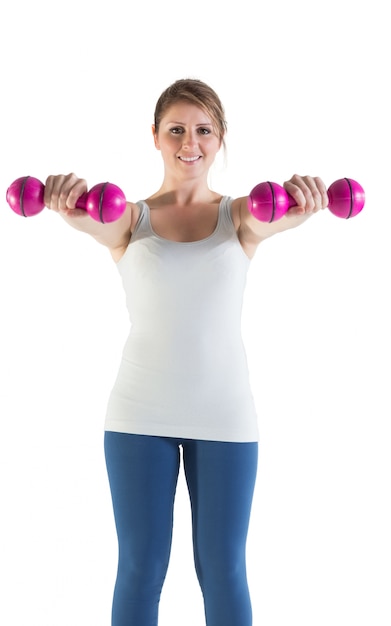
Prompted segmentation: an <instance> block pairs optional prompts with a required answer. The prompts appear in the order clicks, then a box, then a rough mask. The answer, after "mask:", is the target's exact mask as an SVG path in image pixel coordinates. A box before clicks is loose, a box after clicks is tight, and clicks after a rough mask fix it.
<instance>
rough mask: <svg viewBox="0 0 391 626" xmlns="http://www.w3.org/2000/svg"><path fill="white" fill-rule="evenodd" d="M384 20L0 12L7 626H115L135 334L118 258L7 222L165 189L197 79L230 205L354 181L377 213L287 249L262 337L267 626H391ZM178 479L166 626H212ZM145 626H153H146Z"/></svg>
mask: <svg viewBox="0 0 391 626" xmlns="http://www.w3.org/2000/svg"><path fill="white" fill-rule="evenodd" d="M386 9H387V3H386V2H383V1H382V0H372V1H371V2H363V1H362V0H355V1H354V2H353V0H351V1H349V0H340V1H339V2H336V1H335V0H334V1H331V2H327V3H326V2H324V3H317V2H309V1H307V2H306V1H305V0H297V1H296V2H289V1H288V0H285V1H284V0H274V2H269V3H257V2H254V1H253V0H242V1H241V2H239V3H236V2H234V3H220V2H217V1H213V0H199V1H198V2H196V3H189V2H188V3H185V2H179V1H175V0H166V1H164V2H158V1H155V2H153V1H152V0H146V1H144V2H138V3H128V2H124V1H123V2H121V1H120V0H111V2H107V3H104V2H101V1H100V0H95V1H94V2H92V1H87V0H77V2H76V1H75V0H69V1H68V2H67V3H64V2H55V1H54V2H51V3H48V2H43V1H42V0H37V1H36V2H28V1H27V0H13V2H12V3H11V2H5V3H2V8H1V9H0V28H1V37H0V54H1V69H0V71H1V90H2V91H1V92H2V97H1V117H0V150H1V168H0V182H1V184H0V188H1V195H2V199H1V207H0V272H1V291H0V294H1V325H0V347H1V350H0V375H1V389H0V415H1V439H0V464H1V465H0V494H1V495H0V497H1V516H0V588H1V602H0V623H1V624H4V625H7V626H21V625H22V624H28V625H29V626H69V625H70V624H72V626H109V623H110V610H111V596H112V588H113V584H114V578H115V569H116V557H117V546H116V537H115V530H114V522H113V517H112V511H111V501H110V494H109V490H108V484H107V478H106V472H105V465H104V457H103V447H102V442H103V420H104V413H105V408H106V401H107V397H108V394H109V392H110V389H111V386H112V383H113V380H114V377H115V374H116V369H117V367H118V364H119V358H120V354H121V350H122V344H123V342H124V340H125V338H126V335H127V332H128V320H127V313H126V309H125V301H124V295H123V293H122V288H121V284H120V280H119V276H118V274H117V270H116V268H115V265H114V264H113V263H112V262H111V260H110V258H109V254H108V252H107V251H106V250H105V249H104V248H103V247H100V246H99V245H98V244H96V243H95V242H94V241H93V240H92V239H90V238H88V237H87V236H86V235H84V234H81V233H78V232H76V231H74V230H72V229H70V228H68V227H67V225H66V224H65V223H64V222H62V220H61V219H60V218H59V217H58V216H57V215H54V214H52V213H50V212H49V211H45V212H43V213H41V214H40V215H39V216H37V217H34V218H31V219H30V220H24V219H23V218H21V217H19V216H16V215H15V214H14V213H13V212H12V211H11V210H10V209H9V207H8V205H7V204H6V202H5V192H6V189H7V187H8V185H9V184H10V183H11V182H12V181H13V180H14V179H16V178H18V177H19V176H22V175H27V174H29V175H32V176H36V177H37V178H40V179H41V180H45V178H46V176H47V175H48V174H50V173H68V172H70V171H74V172H76V173H77V174H78V175H79V176H82V177H85V178H86V179H87V180H88V183H89V184H90V186H92V185H93V184H95V183H97V182H101V181H103V180H110V181H112V182H115V183H116V184H117V185H119V186H120V187H122V189H123V190H124V191H125V193H126V195H127V197H128V199H129V200H133V201H136V200H139V199H140V198H142V197H146V196H147V195H149V194H150V193H152V192H153V191H155V190H156V189H157V187H158V185H159V184H160V181H161V176H162V166H161V160H160V154H159V153H158V152H157V151H156V150H155V149H154V147H153V144H152V137H151V131H150V126H151V123H152V117H153V110H154V105H155V101H156V99H157V97H158V96H159V95H160V93H161V91H162V90H163V89H164V88H165V87H167V86H168V85H169V84H170V83H171V82H173V81H174V80H176V79H177V78H182V77H195V78H201V79H202V80H204V81H206V82H208V83H210V84H211V86H212V87H213V88H214V89H216V91H217V92H218V93H219V95H220V96H221V98H222V100H223V103H224V104H225V108H226V114H227V118H228V123H229V133H228V139H227V143H228V155H227V159H226V163H224V159H223V158H222V157H221V158H219V159H218V161H217V163H216V167H215V169H214V171H213V176H212V185H213V187H214V188H215V189H216V191H219V192H221V193H225V194H229V195H232V196H236V195H244V194H247V193H248V192H249V191H250V189H251V188H252V187H253V186H254V185H255V184H256V183H258V182H260V181H262V180H267V179H269V180H274V181H276V182H280V183H281V182H283V181H284V180H286V179H287V178H289V177H290V176H291V175H292V174H293V173H295V172H298V173H300V174H311V175H320V176H322V177H323V179H324V180H325V182H326V183H327V184H331V182H333V181H334V180H335V179H337V178H341V177H344V176H349V177H351V178H355V179H356V180H358V181H359V182H360V183H361V184H362V185H363V187H364V188H365V191H366V205H365V208H364V210H363V212H362V213H361V214H360V215H358V216H357V217H356V218H354V219H353V220H346V221H344V220H341V219H338V218H335V217H333V216H332V215H331V214H330V213H329V212H328V211H325V212H323V213H322V214H321V215H317V216H316V217H314V218H313V219H312V220H310V222H309V223H307V224H306V225H305V226H303V227H301V228H300V229H297V230H295V231H290V232H288V233H284V234H282V235H279V236H277V237H275V238H273V239H271V240H269V241H267V242H266V243H265V244H264V245H263V246H262V248H261V249H260V250H259V252H258V254H257V256H256V258H255V260H254V262H253V264H252V267H251V271H250V275H249V279H248V289H247V293H246V301H245V308H244V315H243V334H244V338H245V341H246V345H247V349H248V359H249V365H250V368H251V376H252V383H253V388H254V395H255V398H256V402H257V407H258V410H259V427H260V464H259V473H258V481H257V486H256V492H255V499H254V507H253V516H252V523H251V530H250V535H249V542H248V570H249V572H248V573H249V580H250V586H251V591H252V596H253V608H254V626H291V625H294V624H300V626H323V625H325V626H326V625H327V626H330V625H331V624H332V625H333V626H348V625H349V626H350V625H354V626H373V625H375V624H376V626H390V624H391V606H390V584H391V572H390V568H391V566H390V563H391V543H390V532H389V529H390V528H391V510H390V474H391V461H390V452H389V451H390V444H391V427H390V418H391V410H390V408H391V407H390V400H389V394H390V389H389V380H390V356H389V354H390V349H391V345H390V343H391V342H390V313H391V311H390V295H389V271H390V244H389V240H390V230H391V219H390V184H389V180H390V178H389V145H390V140H391V132H390V104H391V97H390V85H389V82H390V80H389V59H390V58H391V45H390V39H389V29H388V24H389V20H388V17H387V16H386ZM190 533H191V529H190V513H189V504H188V498H187V494H186V490H185V486H184V479H183V474H182V473H181V476H180V481H179V485H178V496H177V504H176V513H175V533H174V545H173V551H172V558H171V563H170V568H169V573H168V577H167V581H166V585H165V587H164V591H163V595H162V601H161V611H160V622H159V626H202V624H203V623H204V621H203V608H202V600H201V596H200V592H199V589H198V583H197V581H196V578H195V574H194V570H193V563H192V552H191V535H190ZM135 626H138V625H135Z"/></svg>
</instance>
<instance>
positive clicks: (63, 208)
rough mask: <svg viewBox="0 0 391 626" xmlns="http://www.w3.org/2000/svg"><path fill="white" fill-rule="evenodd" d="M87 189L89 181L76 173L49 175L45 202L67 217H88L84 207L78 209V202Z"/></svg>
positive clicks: (50, 207)
mask: <svg viewBox="0 0 391 626" xmlns="http://www.w3.org/2000/svg"><path fill="white" fill-rule="evenodd" d="M86 191H87V183H86V181H85V180H84V179H83V178H78V177H77V176H76V174H68V175H67V176H64V175H63V174H60V175H59V176H48V178H47V179H46V183H45V193H44V203H45V205H46V206H47V207H48V209H51V210H52V211H56V212H57V213H62V214H63V215H64V216H67V217H86V216H88V214H87V212H86V211H85V210H84V209H77V208H76V203H77V201H78V199H79V198H80V196H81V195H82V194H83V193H85V192H86Z"/></svg>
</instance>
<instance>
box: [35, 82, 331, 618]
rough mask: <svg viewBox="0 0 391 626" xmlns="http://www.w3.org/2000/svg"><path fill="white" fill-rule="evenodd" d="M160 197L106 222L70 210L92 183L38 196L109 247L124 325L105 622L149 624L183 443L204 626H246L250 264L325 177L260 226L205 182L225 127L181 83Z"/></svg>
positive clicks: (161, 120) (299, 185)
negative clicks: (114, 559) (245, 328)
mask: <svg viewBox="0 0 391 626" xmlns="http://www.w3.org/2000/svg"><path fill="white" fill-rule="evenodd" d="M152 132H153V139H154V142H155V146H156V148H157V149H158V150H159V151H160V152H161V156H162V159H163V164H164V176H163V180H162V183H161V186H160V188H159V189H158V190H157V191H156V193H154V194H152V195H151V196H150V197H148V198H146V199H145V200H141V201H139V202H136V203H133V202H127V205H126V210H125V212H124V213H123V215H122V216H121V217H120V218H119V219H118V220H117V221H116V222H113V223H110V224H105V225H103V224H100V223H98V222H94V221H93V220H91V219H90V218H89V216H88V215H86V212H85V211H84V212H83V211H80V210H78V209H76V203H77V199H78V198H79V196H80V195H81V194H82V193H83V192H85V191H86V188H87V183H86V181H84V180H82V179H79V178H77V177H76V176H75V175H69V176H50V177H49V178H48V180H47V182H46V187H45V203H46V205H47V206H48V207H49V208H51V209H52V210H54V211H57V212H59V213H60V215H62V216H63V217H64V219H65V220H66V221H67V222H68V223H69V224H70V225H72V226H73V227H75V228H77V229H79V230H82V231H84V232H86V233H89V234H90V235H92V236H93V237H94V238H95V239H96V240H97V241H98V242H100V243H102V244H104V245H105V246H107V248H109V250H110V252H111V254H112V257H113V259H114V261H116V263H117V267H118V270H119V272H120V275H121V278H122V281H123V286H124V290H125V293H126V298H127V306H128V310H129V316H130V321H131V329H130V334H129V337H128V340H127V342H126V345H125V347H124V350H123V357H122V361H121V364H120V368H119V371H118V375H117V379H116V381H115V384H114V387H113V389H112V392H111V395H110V398H109V402H108V407H107V416H106V425H105V430H106V432H105V453H106V462H107V470H108V475H109V481H110V487H111V493H112V501H113V507H114V515H115V520H116V527H117V533H118V541H119V565H118V574H117V581H116V586H115V593H114V601H113V611H112V625H113V626H128V625H129V624H134V625H135V626H156V624H157V620H158V606H159V599H160V592H161V589H162V585H163V581H164V579H165V575H166V571H167V567H168V561H169V555H170V548H171V536H172V527H173V506H174V498H175V489H176V484H177V478H178V471H179V463H180V454H179V450H180V448H182V451H183V459H184V469H185V473H186V479H187V485H188V489H189V495H190V501H191V506H192V522H193V540H194V555H195V566H196V571H197V576H198V580H199V583H200V586H201V589H202V592H203V598H204V605H205V614H206V621H207V624H208V626H250V625H251V624H252V608H251V601H250V595H249V590H248V586H247V575H246V540H247V531H248V524H249V519H250V511H251V505H252V495H253V489H254V484H255V477H256V469H257V453H258V427H257V414H256V410H255V405H254V401H253V396H252V391H251V388H250V379H249V372H248V368H247V360H246V354H245V351H244V346H243V341H242V337H241V312H242V303H243V295H244V290H245V285H246V277H247V271H248V268H249V265H250V258H251V257H252V256H253V255H254V253H255V250H256V249H257V247H258V245H259V244H260V243H261V242H262V241H263V240H264V239H266V238H267V237H270V236H271V235H273V234H275V233H278V232H281V231H283V230H286V229H288V228H292V227H294V226H298V225H299V224H301V223H303V222H304V220H305V219H307V218H308V217H309V216H310V215H312V214H313V213H315V212H317V211H318V210H319V209H321V208H324V207H325V206H326V205H327V201H328V198H327V193H326V187H325V185H324V183H323V182H322V181H321V179H319V178H312V177H309V176H306V177H304V178H303V177H300V176H294V177H292V179H291V180H290V181H288V182H287V183H285V188H286V190H287V191H289V193H290V194H291V196H292V197H293V199H294V201H295V202H296V205H294V206H292V207H291V208H290V209H289V210H288V211H287V213H286V215H285V216H284V217H283V218H282V219H280V220H279V221H278V222H275V223H273V224H272V225H271V224H266V223H263V222H259V221H258V220H257V219H255V217H254V216H253V215H252V214H251V213H250V212H249V210H248V202H247V197H246V196H245V197H242V198H237V199H235V200H234V199H232V198H231V197H229V196H226V195H223V194H221V193H218V192H216V191H214V190H212V189H210V187H209V184H208V173H209V170H210V167H211V165H212V164H213V162H214V160H215V157H216V155H217V153H218V152H219V150H220V149H221V148H222V147H223V146H224V140H225V134H226V121H225V116H224V110H223V107H222V105H221V102H220V100H219V98H218V96H217V94H216V93H215V92H214V91H213V90H212V89H211V88H210V87H209V86H208V85H206V84H205V83H203V82H201V81H199V80H194V79H188V80H187V79H183V80H179V81H177V82H176V83H174V84H173V85H171V86H170V87H169V88H168V89H167V90H166V91H165V92H163V94H162V95H161V96H160V98H159V100H158V102H157V105H156V109H155V119H154V124H153V126H152Z"/></svg>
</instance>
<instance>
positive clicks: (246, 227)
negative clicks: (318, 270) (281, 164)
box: [233, 174, 329, 256]
mask: <svg viewBox="0 0 391 626" xmlns="http://www.w3.org/2000/svg"><path fill="white" fill-rule="evenodd" d="M284 188H285V190H286V191H287V192H288V194H289V195H291V196H292V197H293V198H294V200H295V201H296V206H293V207H291V208H290V209H289V210H288V211H287V213H286V214H285V215H284V216H283V217H282V218H281V219H279V220H277V221H275V222H271V223H268V222H261V221H259V220H257V219H256V218H255V217H254V216H253V215H252V214H251V213H250V211H249V210H248V206H247V196H245V197H243V198H237V199H236V200H234V204H233V214H234V221H235V222H236V225H237V232H238V236H239V240H240V242H241V244H242V246H243V248H244V249H245V250H246V252H247V254H248V255H249V256H253V254H254V253H255V250H256V248H257V246H258V245H259V244H260V243H261V242H262V241H263V240H264V239H267V238H268V237H271V236H272V235H275V234H277V233H281V232H283V231H285V230H288V229H290V228H295V227H296V226H299V225H300V224H303V223H304V222H305V221H306V220H307V219H308V218H309V217H310V216H311V215H313V214H314V213H316V212H317V211H319V210H320V209H324V208H326V207H327V205H328V202H329V199H328V195H327V188H326V185H325V184H324V182H323V181H322V180H321V179H320V178H318V177H315V178H313V177H311V176H298V175H297V174H295V175H294V176H292V178H291V179H290V180H288V181H286V182H285V183H284Z"/></svg>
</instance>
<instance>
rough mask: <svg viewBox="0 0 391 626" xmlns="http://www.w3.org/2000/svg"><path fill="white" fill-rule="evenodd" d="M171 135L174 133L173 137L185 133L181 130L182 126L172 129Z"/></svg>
mask: <svg viewBox="0 0 391 626" xmlns="http://www.w3.org/2000/svg"><path fill="white" fill-rule="evenodd" d="M170 133H172V134H173V135H180V134H181V133H183V129H182V128H180V126H175V128H170Z"/></svg>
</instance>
